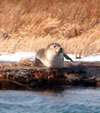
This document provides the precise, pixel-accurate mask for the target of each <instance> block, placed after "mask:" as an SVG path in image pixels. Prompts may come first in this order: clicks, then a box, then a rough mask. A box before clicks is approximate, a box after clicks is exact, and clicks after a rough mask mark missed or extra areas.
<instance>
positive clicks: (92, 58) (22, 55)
mask: <svg viewBox="0 0 100 113" xmlns="http://www.w3.org/2000/svg"><path fill="white" fill-rule="evenodd" d="M68 56H69V57H70V58H71V59H72V60H73V61H83V62H100V53H96V54H91V55H88V56H82V58H81V59H76V56H75V55H74V54H68ZM34 58H35V53H33V52H16V53H0V62H19V61H20V60H21V59H31V60H34ZM65 61H66V59H65Z"/></svg>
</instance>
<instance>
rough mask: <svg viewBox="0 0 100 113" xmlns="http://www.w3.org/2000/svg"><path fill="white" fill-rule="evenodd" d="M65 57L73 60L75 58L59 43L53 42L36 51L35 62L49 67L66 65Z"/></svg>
mask: <svg viewBox="0 0 100 113" xmlns="http://www.w3.org/2000/svg"><path fill="white" fill-rule="evenodd" d="M64 57H65V58H66V59H68V60H70V61H72V62H73V60H72V59H71V58H70V57H69V56H68V55H67V54H66V53H64V51H63V48H62V47H61V45H60V44H58V43H51V44H49V45H48V46H47V47H46V48H41V49H39V50H38V51H37V52H36V56H35V64H36V65H37V66H46V67H47V68H62V67H64Z"/></svg>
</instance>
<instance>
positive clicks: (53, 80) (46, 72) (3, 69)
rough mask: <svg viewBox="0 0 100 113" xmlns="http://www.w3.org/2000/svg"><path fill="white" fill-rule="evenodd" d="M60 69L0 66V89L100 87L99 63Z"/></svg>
mask: <svg viewBox="0 0 100 113" xmlns="http://www.w3.org/2000/svg"><path fill="white" fill-rule="evenodd" d="M65 65H66V67H65V68H62V69H47V68H45V67H35V66H31V67H29V66H21V65H16V64H15V63H1V64H0V89H17V90H20V89H26V90H34V89H37V90H38V89H62V88H63V89H64V88H66V87H67V86H68V85H71V86H93V87H96V86H98V87H100V63H86V62H85V63H83V62H80V63H79V62H76V63H70V62H66V63H65Z"/></svg>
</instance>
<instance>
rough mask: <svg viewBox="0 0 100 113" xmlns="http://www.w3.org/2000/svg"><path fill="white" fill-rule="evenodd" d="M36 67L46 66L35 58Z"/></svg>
mask: <svg viewBox="0 0 100 113" xmlns="http://www.w3.org/2000/svg"><path fill="white" fill-rule="evenodd" d="M35 65H36V66H44V65H43V63H42V62H41V61H40V60H39V59H38V58H37V57H35Z"/></svg>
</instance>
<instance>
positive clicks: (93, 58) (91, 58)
mask: <svg viewBox="0 0 100 113" xmlns="http://www.w3.org/2000/svg"><path fill="white" fill-rule="evenodd" d="M68 56H69V57H70V58H71V59H72V60H73V61H83V62H100V53H96V54H91V55H88V56H81V58H80V59H77V58H76V56H75V55H73V54H68Z"/></svg>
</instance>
